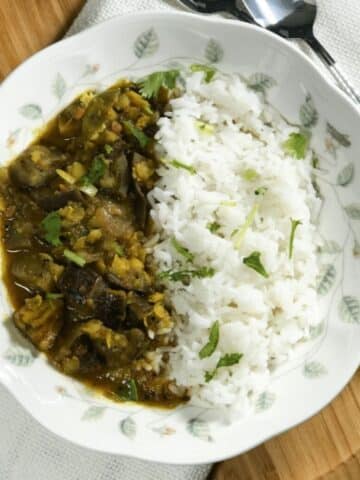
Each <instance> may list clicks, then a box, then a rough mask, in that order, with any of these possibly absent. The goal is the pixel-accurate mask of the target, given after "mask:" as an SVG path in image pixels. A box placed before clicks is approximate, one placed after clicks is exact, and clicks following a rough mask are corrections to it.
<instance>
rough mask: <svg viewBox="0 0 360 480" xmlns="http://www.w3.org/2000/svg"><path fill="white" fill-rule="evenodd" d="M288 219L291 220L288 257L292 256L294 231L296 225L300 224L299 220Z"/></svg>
mask: <svg viewBox="0 0 360 480" xmlns="http://www.w3.org/2000/svg"><path fill="white" fill-rule="evenodd" d="M290 221H291V231H290V239H289V258H292V256H293V250H294V239H295V232H296V229H297V227H298V226H299V225H301V221H300V220H293V219H292V218H291V219H290Z"/></svg>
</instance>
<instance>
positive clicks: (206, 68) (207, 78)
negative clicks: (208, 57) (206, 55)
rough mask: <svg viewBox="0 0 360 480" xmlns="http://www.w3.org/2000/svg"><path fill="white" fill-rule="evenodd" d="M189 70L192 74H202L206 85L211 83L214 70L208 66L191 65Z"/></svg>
mask: <svg viewBox="0 0 360 480" xmlns="http://www.w3.org/2000/svg"><path fill="white" fill-rule="evenodd" d="M190 70H191V71H192V72H203V74H204V79H205V82H206V83H209V82H211V80H212V79H213V77H214V75H215V73H216V68H214V67H211V66H209V65H201V64H200V63H193V64H192V65H190Z"/></svg>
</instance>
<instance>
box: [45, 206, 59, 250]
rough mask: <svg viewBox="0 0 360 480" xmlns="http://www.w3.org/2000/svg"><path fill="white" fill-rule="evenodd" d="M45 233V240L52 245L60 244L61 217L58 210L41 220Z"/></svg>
mask: <svg viewBox="0 0 360 480" xmlns="http://www.w3.org/2000/svg"><path fill="white" fill-rule="evenodd" d="M41 227H42V228H43V230H44V232H45V235H44V238H45V240H46V241H47V242H48V243H50V244H51V245H52V246H53V247H58V246H59V245H61V244H62V241H61V240H60V232H61V218H60V215H59V214H58V212H51V213H49V215H47V216H46V217H45V218H44V219H43V221H42V222H41Z"/></svg>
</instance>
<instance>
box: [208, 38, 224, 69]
mask: <svg viewBox="0 0 360 480" xmlns="http://www.w3.org/2000/svg"><path fill="white" fill-rule="evenodd" d="M223 56H224V50H223V48H222V46H221V45H220V43H219V42H217V41H216V40H214V39H213V38H210V40H209V41H208V43H207V45H206V48H205V58H206V60H208V61H209V62H211V63H217V62H221V60H222V58H223Z"/></svg>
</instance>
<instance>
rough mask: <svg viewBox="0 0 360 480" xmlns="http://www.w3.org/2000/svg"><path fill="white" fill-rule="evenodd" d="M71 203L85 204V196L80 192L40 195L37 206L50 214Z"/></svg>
mask: <svg viewBox="0 0 360 480" xmlns="http://www.w3.org/2000/svg"><path fill="white" fill-rule="evenodd" d="M69 202H79V203H82V202H83V196H82V194H81V192H79V190H69V191H68V192H57V193H55V194H54V193H53V194H51V195H48V194H45V195H44V196H42V195H39V196H38V199H37V204H38V205H39V206H40V207H41V208H43V209H44V210H46V211H48V212H52V211H53V210H58V209H59V208H63V207H65V206H66V205H67V204H68V203H69Z"/></svg>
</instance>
